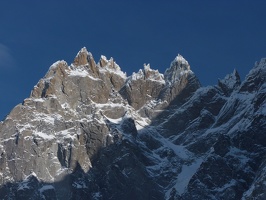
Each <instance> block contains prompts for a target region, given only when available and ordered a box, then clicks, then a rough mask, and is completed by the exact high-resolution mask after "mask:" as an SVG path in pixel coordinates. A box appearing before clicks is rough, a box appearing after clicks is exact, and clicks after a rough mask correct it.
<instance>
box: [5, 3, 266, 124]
mask: <svg viewBox="0 0 266 200" xmlns="http://www.w3.org/2000/svg"><path fill="white" fill-rule="evenodd" d="M265 8H266V1H264V0H261V1H259V0H252V1H251V0H250V1H246V0H241V1H229V0H224V1H218V0H217V1H216V0H202V1H196V0H194V1H192V0H187V1H185V0H184V1H179V0H175V1H174V0H157V1H150V0H134V1H133V0H127V1H126V0H112V1H111V0H97V1H96V0H95V1H92V0H87V1H85V0H79V1H74V0H65V1H63V0H58V1H55V0H46V1H42V0H34V1H33V0H23V1H21V0H17V1H15V0H9V1H1V2H0V81H1V87H0V88H1V89H0V94H1V97H0V119H2V118H3V117H4V116H5V115H6V114H8V113H9V112H10V110H11V109H12V108H13V107H14V106H15V105H17V104H18V103H21V102H22V101H23V99H25V98H27V97H28V96H29V94H30V91H31V89H32V88H33V86H34V85H35V84H36V83H37V82H38V80H39V79H40V78H42V77H43V76H44V75H45V73H46V72H47V70H48V68H49V66H50V65H51V64H52V63H54V62H55V61H57V60H66V61H67V62H68V63H69V64H71V62H72V61H73V59H74V57H75V55H76V54H77V52H78V51H79V50H80V49H81V48H82V47H83V46H85V47H87V49H88V50H89V51H90V52H92V54H93V56H94V58H95V60H96V61H98V60H99V58H100V55H105V56H107V58H110V57H111V56H112V57H114V59H115V61H116V62H117V63H118V64H119V65H120V67H121V68H122V70H123V71H125V72H127V74H128V75H131V74H132V72H137V71H138V70H139V69H140V68H143V64H144V63H150V64H151V67H152V68H153V69H158V70H159V71H160V72H161V73H163V72H164V71H165V69H166V68H167V67H169V64H170V62H171V61H172V60H173V59H174V58H175V56H176V55H177V54H178V53H179V54H181V55H183V56H184V57H185V58H186V59H187V60H188V62H189V63H190V65H191V69H192V71H194V72H195V74H196V75H197V76H198V78H199V79H200V81H201V83H202V85H203V86H207V85H214V84H216V83H217V79H218V78H223V77H224V76H225V75H226V74H228V73H231V72H232V71H233V69H234V68H236V69H237V70H238V71H239V73H240V75H241V78H242V79H244V77H245V75H246V74H247V73H248V71H249V70H250V69H251V68H252V67H253V65H254V62H255V61H257V60H260V58H262V57H266V11H265Z"/></svg>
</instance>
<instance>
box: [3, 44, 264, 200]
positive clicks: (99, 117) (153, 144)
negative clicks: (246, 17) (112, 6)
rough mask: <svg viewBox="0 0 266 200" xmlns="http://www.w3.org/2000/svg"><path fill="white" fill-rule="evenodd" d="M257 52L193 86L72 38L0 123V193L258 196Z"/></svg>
mask: <svg viewBox="0 0 266 200" xmlns="http://www.w3.org/2000/svg"><path fill="white" fill-rule="evenodd" d="M265 77H266V60H265V59H262V60H261V61H260V62H258V63H256V65H255V67H254V68H253V69H252V70H251V71H250V73H249V74H248V75H247V76H246V78H245V80H244V81H243V82H242V83H241V81H240V77H239V75H238V73H237V71H236V70H234V72H233V73H232V74H229V75H227V76H226V77H225V78H224V79H223V80H219V81H218V85H216V86H208V87H201V86H200V83H199V81H198V79H197V77H196V76H195V74H194V73H193V72H192V71H191V70H190V66H189V64H188V62H187V61H186V60H185V59H184V58H183V57H182V56H181V55H178V56H177V57H176V58H175V59H174V60H173V62H172V63H171V64H170V67H169V68H168V69H167V70H166V71H165V73H164V74H161V73H159V72H158V71H157V70H153V69H151V68H150V66H149V65H144V69H141V70H139V72H137V73H133V74H132V75H131V76H128V77H127V76H126V74H125V73H124V72H122V71H121V69H120V67H119V66H118V65H117V64H116V63H115V61H114V59H113V58H111V59H109V60H108V59H107V58H106V57H105V56H101V58H100V61H99V62H98V63H96V62H95V60H94V58H93V56H92V54H91V53H89V52H88V51H87V50H86V48H82V49H81V50H80V51H79V52H78V54H77V56H76V57H75V59H74V61H73V63H72V64H71V65H68V64H67V63H66V62H65V61H58V62H56V63H54V64H53V65H52V66H51V67H50V68H49V70H48V72H47V74H46V75H45V76H44V78H42V79H41V80H40V81H39V82H38V83H37V85H36V86H34V88H33V90H32V92H31V95H30V97H29V98H27V99H25V100H24V101H23V103H22V104H19V105H17V106H16V107H15V108H14V109H13V110H12V111H11V112H10V114H9V115H8V116H7V117H6V119H5V120H4V121H2V122H1V123H0V138H1V144H0V155H1V156H0V184H1V188H0V197H1V199H253V198H255V199H265V195H266V194H265V191H266V190H265V189H266V188H265V182H266V176H265V173H264V172H265V171H266V164H265V163H266V160H265V155H266V154H265V146H266V142H265V141H266V138H265V133H266V117H265V115H266V107H265V105H266V104H265V97H266V94H265V91H266V83H265Z"/></svg>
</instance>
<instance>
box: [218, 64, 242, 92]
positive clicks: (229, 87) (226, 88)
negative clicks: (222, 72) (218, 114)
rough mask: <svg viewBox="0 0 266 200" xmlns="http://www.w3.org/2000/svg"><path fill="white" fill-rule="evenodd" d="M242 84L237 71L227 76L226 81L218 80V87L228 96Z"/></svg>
mask: <svg viewBox="0 0 266 200" xmlns="http://www.w3.org/2000/svg"><path fill="white" fill-rule="evenodd" d="M240 84H241V80H240V76H239V74H238V72H237V70H236V69H234V71H233V72H232V73H231V74H228V75H226V76H225V78H224V79H222V80H218V86H219V87H220V88H221V89H222V90H223V92H224V93H225V94H226V95H229V94H231V92H233V91H234V90H235V89H236V88H238V87H239V86H240Z"/></svg>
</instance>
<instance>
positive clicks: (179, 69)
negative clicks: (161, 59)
mask: <svg viewBox="0 0 266 200" xmlns="http://www.w3.org/2000/svg"><path fill="white" fill-rule="evenodd" d="M188 74H193V72H192V71H191V70H190V65H189V63H188V61H187V60H186V59H185V58H184V57H183V56H181V55H180V54H178V55H177V56H176V57H175V59H174V60H173V61H172V62H171V64H170V68H168V69H166V71H165V73H164V77H165V80H166V81H167V83H168V84H173V83H174V82H176V81H179V80H180V78H181V77H182V76H183V75H188Z"/></svg>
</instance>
